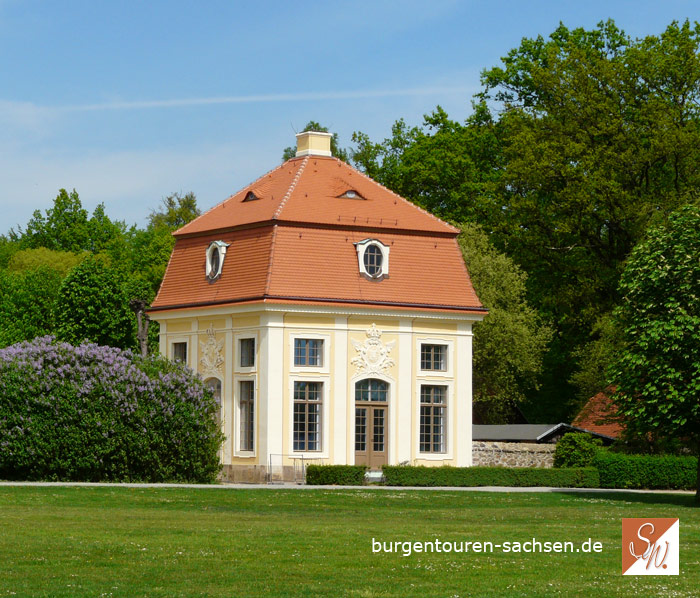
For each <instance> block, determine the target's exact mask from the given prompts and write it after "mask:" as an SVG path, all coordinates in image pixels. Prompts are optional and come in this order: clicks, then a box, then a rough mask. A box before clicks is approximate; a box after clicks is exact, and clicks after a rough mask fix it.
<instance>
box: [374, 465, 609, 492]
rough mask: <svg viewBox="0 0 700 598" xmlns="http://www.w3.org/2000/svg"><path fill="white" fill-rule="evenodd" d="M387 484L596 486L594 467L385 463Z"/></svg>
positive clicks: (384, 471) (596, 477) (383, 469)
mask: <svg viewBox="0 0 700 598" xmlns="http://www.w3.org/2000/svg"><path fill="white" fill-rule="evenodd" d="M382 472H383V473H384V479H385V480H386V484H387V486H467V487H469V486H518V487H533V486H551V487H555V488H597V487H598V472H597V471H596V470H595V469H594V468H592V467H586V468H570V469H548V468H539V467H537V468H536V467H422V466H419V467H413V466H405V465H385V466H384V467H383V468H382Z"/></svg>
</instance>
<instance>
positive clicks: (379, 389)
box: [355, 378, 389, 402]
mask: <svg viewBox="0 0 700 598" xmlns="http://www.w3.org/2000/svg"><path fill="white" fill-rule="evenodd" d="M388 391H389V385H388V384H387V383H386V382H384V380H376V379H374V378H368V379H367V380H360V381H359V382H358V383H357V384H355V401H360V402H362V401H377V402H386V401H387V400H388Z"/></svg>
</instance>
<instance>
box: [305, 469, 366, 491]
mask: <svg viewBox="0 0 700 598" xmlns="http://www.w3.org/2000/svg"><path fill="white" fill-rule="evenodd" d="M365 471H367V468H366V467H365V466H364V465H309V466H307V468H306V483H307V484H309V485H312V486H320V485H334V486H362V484H364V483H365Z"/></svg>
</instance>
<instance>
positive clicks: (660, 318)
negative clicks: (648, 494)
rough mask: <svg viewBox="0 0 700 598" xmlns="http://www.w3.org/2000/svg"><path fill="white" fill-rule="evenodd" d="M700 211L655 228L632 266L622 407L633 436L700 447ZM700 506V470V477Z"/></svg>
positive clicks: (619, 313) (618, 372) (620, 372)
mask: <svg viewBox="0 0 700 598" xmlns="http://www.w3.org/2000/svg"><path fill="white" fill-rule="evenodd" d="M698 256H700V208H698V207H694V206H687V207H685V208H683V209H681V210H679V211H677V212H675V213H674V214H672V215H671V216H670V217H669V218H668V221H667V222H666V223H665V224H664V225H662V226H658V227H654V228H652V229H651V230H650V231H649V232H648V234H647V236H646V238H645V239H644V241H643V242H641V243H640V244H639V245H638V246H637V247H635V250H634V251H633V253H632V255H631V256H630V259H629V261H628V262H627V264H626V266H625V270H624V272H623V274H622V278H621V281H620V292H621V294H622V296H623V300H622V302H621V304H620V307H619V308H618V309H617V310H616V312H615V317H616V319H617V322H618V325H619V326H620V329H621V330H622V334H623V340H624V342H625V346H624V349H623V350H622V351H621V352H620V354H619V356H618V359H617V361H616V363H615V364H614V367H613V371H612V375H613V381H614V382H615V384H616V385H617V393H616V394H615V396H614V400H615V402H616V403H617V405H618V407H619V409H620V413H621V414H622V415H624V416H626V417H627V418H628V420H629V422H630V424H629V425H630V426H632V428H633V431H634V432H636V433H638V434H644V433H651V434H652V435H658V436H659V437H676V438H687V439H689V440H690V442H691V443H693V444H695V446H698V445H700V259H699V257H698ZM697 489H698V494H697V496H698V500H700V470H698V480H697Z"/></svg>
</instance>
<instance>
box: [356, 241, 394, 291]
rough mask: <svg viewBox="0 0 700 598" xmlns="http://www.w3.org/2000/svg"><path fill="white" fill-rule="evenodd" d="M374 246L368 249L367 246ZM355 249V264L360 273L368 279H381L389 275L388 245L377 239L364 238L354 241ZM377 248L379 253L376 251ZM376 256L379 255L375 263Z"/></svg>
mask: <svg viewBox="0 0 700 598" xmlns="http://www.w3.org/2000/svg"><path fill="white" fill-rule="evenodd" d="M370 247H372V248H376V249H373V250H372V251H369V252H368V250H369V248H370ZM355 249H356V250H357V265H358V267H359V270H360V274H362V275H363V276H364V277H366V278H368V279H369V280H377V281H379V280H382V279H384V278H387V277H388V276H389V251H390V249H391V248H390V247H389V246H388V245H385V244H384V243H382V242H381V241H380V240H379V239H364V240H363V241H360V242H359V243H355ZM377 250H379V253H377ZM377 257H380V259H379V260H378V261H379V264H377V259H376V258H377Z"/></svg>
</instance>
